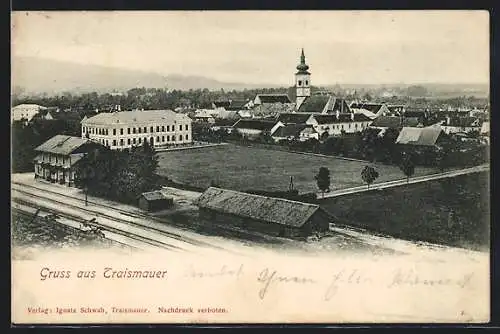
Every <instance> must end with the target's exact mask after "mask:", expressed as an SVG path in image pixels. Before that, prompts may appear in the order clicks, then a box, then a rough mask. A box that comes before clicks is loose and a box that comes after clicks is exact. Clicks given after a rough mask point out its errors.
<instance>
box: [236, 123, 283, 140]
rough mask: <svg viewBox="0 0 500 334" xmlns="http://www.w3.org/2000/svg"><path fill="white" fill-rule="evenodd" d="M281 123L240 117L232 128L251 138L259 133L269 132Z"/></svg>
mask: <svg viewBox="0 0 500 334" xmlns="http://www.w3.org/2000/svg"><path fill="white" fill-rule="evenodd" d="M281 125H283V124H282V123H280V122H276V121H275V120H262V119H240V120H238V121H237V122H236V123H235V124H234V125H233V128H234V129H235V130H237V131H238V132H239V133H240V134H241V135H242V136H243V137H245V138H249V139H253V138H256V137H258V136H259V135H261V134H271V133H273V132H274V131H275V130H276V128H278V127H279V126H281Z"/></svg>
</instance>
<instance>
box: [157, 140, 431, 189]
mask: <svg viewBox="0 0 500 334" xmlns="http://www.w3.org/2000/svg"><path fill="white" fill-rule="evenodd" d="M158 156H159V168H158V173H159V174H160V175H164V176H167V177H169V178H171V179H173V180H174V181H176V182H180V183H184V184H189V185H193V186H197V187H202V188H204V187H208V186H209V185H210V182H211V181H214V182H215V183H216V184H218V185H219V186H220V187H224V188H228V189H234V190H249V189H254V190H267V191H279V190H287V189H288V186H289V183H290V176H293V183H294V186H295V189H297V190H298V191H299V192H300V193H305V192H314V191H317V186H316V182H315V180H314V175H315V174H316V173H317V172H318V169H319V168H320V167H327V168H328V169H329V170H330V175H331V188H330V189H331V190H335V189H343V188H350V187H354V186H359V185H362V184H363V181H362V180H361V170H362V169H363V167H364V166H366V165H367V164H369V163H364V162H357V161H348V160H342V159H338V158H335V157H321V156H311V155H304V154H297V153H289V152H282V151H273V150H265V149H258V148H249V147H241V146H234V145H227V146H220V147H213V148H202V149H193V150H185V151H172V152H161V153H158ZM370 165H372V166H374V167H376V169H377V170H378V172H379V174H380V177H379V178H378V179H377V180H376V182H384V181H391V180H397V179H403V178H404V175H403V173H402V172H401V171H400V170H399V168H398V167H397V166H387V165H381V164H370ZM433 172H436V171H435V170H434V169H432V168H424V167H417V168H416V169H415V176H419V175H425V174H431V173H433Z"/></svg>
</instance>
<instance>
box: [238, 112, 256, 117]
mask: <svg viewBox="0 0 500 334" xmlns="http://www.w3.org/2000/svg"><path fill="white" fill-rule="evenodd" d="M238 116H239V117H241V118H253V114H252V112H251V111H250V110H240V111H238Z"/></svg>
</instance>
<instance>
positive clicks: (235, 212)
mask: <svg viewBox="0 0 500 334" xmlns="http://www.w3.org/2000/svg"><path fill="white" fill-rule="evenodd" d="M195 204H196V205H197V206H198V207H199V213H200V217H201V218H203V219H206V220H209V221H214V222H219V223H227V224H232V225H235V226H239V227H242V228H245V229H247V230H255V231H259V232H263V233H267V234H271V235H275V236H283V237H307V236H309V235H311V234H312V233H315V232H324V231H327V230H328V229H329V224H331V223H334V220H335V219H334V217H333V216H332V215H330V214H329V213H328V212H326V211H325V210H323V209H322V208H321V207H320V206H319V205H316V204H310V203H302V202H297V201H292V200H287V199H283V198H274V197H266V196H260V195H254V194H247V193H243V192H238V191H233V190H227V189H221V188H216V187H210V188H208V189H207V190H206V191H205V192H204V193H203V194H201V196H200V197H199V198H198V199H197V200H196V201H195Z"/></svg>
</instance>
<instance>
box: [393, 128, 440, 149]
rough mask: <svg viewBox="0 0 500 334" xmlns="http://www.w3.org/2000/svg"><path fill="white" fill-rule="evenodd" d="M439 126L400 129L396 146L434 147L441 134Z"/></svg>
mask: <svg viewBox="0 0 500 334" xmlns="http://www.w3.org/2000/svg"><path fill="white" fill-rule="evenodd" d="M441 132H442V130H441V127H439V126H428V127H425V128H413V127H404V128H403V129H401V132H400V133H399V136H398V138H397V139H396V143H397V144H406V145H416V146H434V145H436V142H437V140H438V138H439V135H440V134H441Z"/></svg>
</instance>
